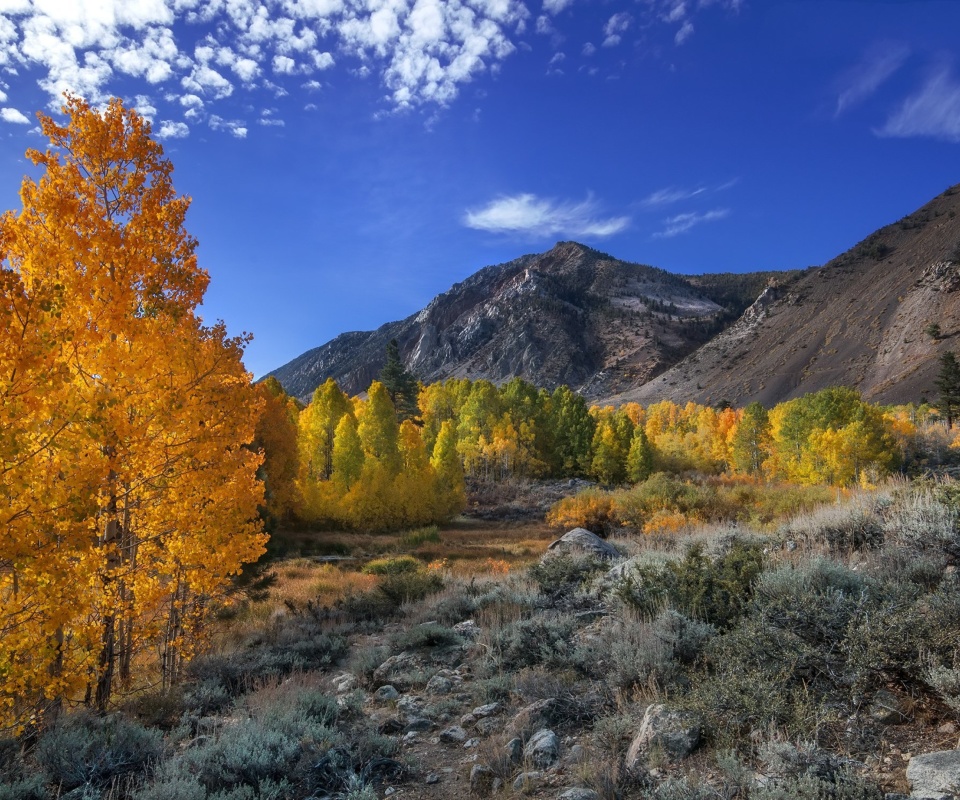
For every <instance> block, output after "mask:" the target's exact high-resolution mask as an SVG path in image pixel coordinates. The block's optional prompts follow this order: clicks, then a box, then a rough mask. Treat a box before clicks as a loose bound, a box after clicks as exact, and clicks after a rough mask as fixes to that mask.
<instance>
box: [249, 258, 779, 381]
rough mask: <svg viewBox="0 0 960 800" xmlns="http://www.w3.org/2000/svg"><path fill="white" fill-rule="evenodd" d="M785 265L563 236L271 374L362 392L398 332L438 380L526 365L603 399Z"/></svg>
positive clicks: (689, 341)
mask: <svg viewBox="0 0 960 800" xmlns="http://www.w3.org/2000/svg"><path fill="white" fill-rule="evenodd" d="M784 274H786V273H784ZM780 275H781V273H779V272H777V273H775V272H763V273H744V274H742V275H737V274H734V273H726V274H722V275H716V276H682V275H676V274H673V273H670V272H667V271H666V270H663V269H660V268H658V267H652V266H649V265H645V264H636V263H632V262H626V261H622V260H619V259H616V258H614V257H613V256H610V255H608V254H606V253H603V252H601V251H599V250H595V249H593V248H590V247H587V246H585V245H582V244H579V243H577V242H569V241H565V242H558V243H557V244H556V245H555V246H554V247H553V248H552V249H550V250H549V251H547V252H545V253H540V254H527V255H523V256H520V257H519V258H516V259H514V260H512V261H508V262H505V263H503V264H495V265H491V266H488V267H484V268H482V269H480V270H478V271H477V272H475V273H474V274H473V275H471V276H469V277H468V278H466V279H464V280H463V281H460V282H458V283H456V284H454V285H453V286H451V287H450V289H448V290H447V291H446V292H443V293H441V294H439V295H437V296H436V297H434V298H433V299H432V300H431V301H430V303H428V304H427V305H426V306H425V307H424V308H423V309H421V310H420V311H418V312H416V313H414V314H411V315H410V316H409V317H407V318H405V319H403V320H398V321H395V322H389V323H386V324H385V325H382V326H380V327H379V328H377V329H376V330H373V331H353V332H349V333H344V334H341V335H340V336H338V337H336V338H334V339H332V340H331V341H329V342H327V343H325V344H323V345H321V346H319V347H316V348H313V349H311V350H308V351H307V352H305V353H303V354H302V355H300V356H298V357H297V358H295V359H293V360H292V361H290V362H288V363H287V364H285V365H283V366H282V367H279V368H278V369H276V370H273V371H272V372H270V373H268V376H273V377H276V378H277V379H278V380H279V381H280V382H281V384H283V385H284V387H285V388H286V389H287V391H288V392H290V393H291V394H293V395H295V396H298V397H300V398H301V399H308V398H309V396H310V394H311V393H312V392H313V389H314V388H315V387H316V386H318V385H319V384H320V383H322V382H323V381H324V380H326V379H327V378H328V377H332V378H334V379H335V380H337V382H338V383H339V384H340V385H341V386H342V387H343V388H344V390H345V391H347V392H348V393H351V394H355V393H359V392H362V391H364V390H365V389H366V388H367V386H368V385H369V383H370V381H371V380H373V379H374V378H375V377H376V376H377V374H378V373H379V370H380V369H381V367H382V365H383V361H384V353H385V349H386V344H387V343H388V342H389V341H390V340H391V339H397V341H398V343H399V345H400V354H401V358H402V359H403V361H404V364H405V366H406V367H407V368H408V369H410V370H411V371H412V372H414V374H416V375H417V376H418V377H419V378H421V379H422V380H426V381H428V382H432V381H435V380H443V379H445V378H450V377H466V378H473V379H476V378H487V379H490V380H492V381H494V382H496V383H501V382H503V381H506V380H509V379H510V378H512V377H514V376H516V375H519V376H520V377H523V378H525V379H527V380H529V381H531V382H532V383H536V384H538V385H542V386H546V387H547V388H554V387H555V386H558V385H560V384H567V385H571V386H573V387H574V388H576V389H578V390H579V391H581V392H583V393H584V394H585V395H587V396H588V397H590V398H591V399H599V398H601V397H604V396H608V395H610V394H612V393H615V392H617V391H624V390H626V389H629V388H631V387H632V386H634V385H635V384H636V383H637V381H638V380H645V379H649V378H650V377H653V376H655V375H656V374H659V372H662V371H663V370H664V369H667V368H669V367H670V366H672V365H673V364H675V363H677V362H678V361H679V360H680V359H681V358H683V357H684V356H685V355H687V354H688V353H690V352H692V351H693V350H695V349H696V348H697V347H699V346H700V345H701V344H702V343H703V342H705V341H707V340H708V339H709V338H710V336H712V335H714V334H715V333H716V332H717V331H718V330H721V329H722V328H723V327H724V326H726V325H728V324H730V323H731V322H733V321H734V320H735V319H736V318H737V317H739V316H740V314H741V313H742V311H743V310H744V309H745V308H746V307H747V306H748V305H749V304H750V302H752V300H753V299H754V298H755V297H756V295H758V294H759V293H760V291H761V290H762V287H763V286H764V285H766V283H767V282H768V281H769V280H770V279H771V277H774V276H780ZM698 279H699V280H701V283H702V284H703V285H698V284H697V280H698ZM721 284H722V285H721ZM714 298H716V299H714ZM265 377H267V376H265Z"/></svg>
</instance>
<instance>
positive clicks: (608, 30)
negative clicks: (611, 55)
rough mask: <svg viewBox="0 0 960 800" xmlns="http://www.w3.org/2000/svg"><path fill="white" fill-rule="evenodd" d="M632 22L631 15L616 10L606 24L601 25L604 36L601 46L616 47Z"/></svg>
mask: <svg viewBox="0 0 960 800" xmlns="http://www.w3.org/2000/svg"><path fill="white" fill-rule="evenodd" d="M632 23H633V17H632V16H631V15H630V14H629V13H628V12H626V11H618V12H617V13H616V14H614V15H613V16H612V17H610V19H608V20H607V23H606V25H604V26H603V35H604V36H605V37H606V38H605V39H604V40H603V46H604V47H616V46H617V45H618V44H620V41H621V40H622V38H623V34H624V33H626V31H627V29H628V28H629V27H630V25H631V24H632Z"/></svg>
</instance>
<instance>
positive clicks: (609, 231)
mask: <svg viewBox="0 0 960 800" xmlns="http://www.w3.org/2000/svg"><path fill="white" fill-rule="evenodd" d="M463 224H464V225H466V226H467V227H468V228H473V229H475V230H480V231H489V232H491V233H513V234H521V235H524V236H533V237H537V238H542V237H548V236H556V235H566V236H595V237H601V238H602V237H606V236H613V235H614V234H617V233H620V232H621V231H623V230H624V229H625V228H627V226H629V224H630V218H629V217H608V218H601V217H600V215H599V208H598V206H597V203H596V201H595V200H594V199H593V198H592V197H588V198H587V199H586V200H584V201H583V202H581V203H571V202H558V201H556V200H551V199H548V198H540V197H537V196H536V195H533V194H518V195H514V196H512V197H498V198H497V199H495V200H493V201H492V202H490V203H488V204H487V205H486V206H484V207H483V208H480V209H475V210H468V211H467V212H466V213H465V214H464V216H463Z"/></svg>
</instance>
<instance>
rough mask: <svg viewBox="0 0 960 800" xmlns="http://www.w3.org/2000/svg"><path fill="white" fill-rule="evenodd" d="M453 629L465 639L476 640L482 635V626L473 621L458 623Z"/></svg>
mask: <svg viewBox="0 0 960 800" xmlns="http://www.w3.org/2000/svg"><path fill="white" fill-rule="evenodd" d="M453 629H454V630H455V631H456V632H457V633H459V634H460V635H461V636H463V637H464V638H465V639H476V638H477V637H478V636H479V635H480V626H479V625H477V623H476V622H474V621H473V620H472V619H466V620H464V621H463V622H458V623H457V624H456V625H454V626H453Z"/></svg>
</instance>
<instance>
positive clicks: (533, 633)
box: [487, 614, 576, 670]
mask: <svg viewBox="0 0 960 800" xmlns="http://www.w3.org/2000/svg"><path fill="white" fill-rule="evenodd" d="M575 628H576V626H575V623H574V620H573V618H572V617H570V616H568V615H563V614H541V615H539V616H536V617H533V618H532V619H519V620H515V621H514V622H510V623H507V624H506V625H504V626H503V627H502V628H500V629H498V630H496V631H493V632H491V633H490V635H489V639H490V641H489V646H490V648H489V651H488V655H487V658H488V660H490V661H492V662H493V663H494V664H495V665H496V667H497V668H499V669H506V670H517V669H520V668H521V667H532V666H536V665H538V664H543V665H545V666H552V667H567V666H570V665H571V663H572V656H573V651H574V647H573V644H572V643H571V638H572V636H573V632H574V630H575Z"/></svg>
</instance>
